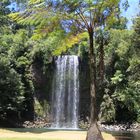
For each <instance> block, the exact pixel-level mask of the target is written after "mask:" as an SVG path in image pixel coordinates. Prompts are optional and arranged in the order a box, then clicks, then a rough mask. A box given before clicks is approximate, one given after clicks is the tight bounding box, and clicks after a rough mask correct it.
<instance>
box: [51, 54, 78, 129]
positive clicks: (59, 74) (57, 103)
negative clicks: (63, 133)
mask: <svg viewBox="0 0 140 140" xmlns="http://www.w3.org/2000/svg"><path fill="white" fill-rule="evenodd" d="M55 65H56V69H55V74H54V77H53V85H52V127H53V128H78V104H79V68H78V67H79V61H78V56H75V55H64V56H58V58H57V59H56V60H55Z"/></svg>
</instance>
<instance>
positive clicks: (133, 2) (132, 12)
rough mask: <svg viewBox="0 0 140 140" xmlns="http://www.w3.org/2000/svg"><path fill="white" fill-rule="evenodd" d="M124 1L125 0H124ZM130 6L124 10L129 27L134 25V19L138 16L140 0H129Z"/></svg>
mask: <svg viewBox="0 0 140 140" xmlns="http://www.w3.org/2000/svg"><path fill="white" fill-rule="evenodd" d="M122 1H124V0H122ZM128 1H129V5H130V7H129V8H128V9H127V11H123V12H122V15H123V16H125V17H126V18H127V19H128V24H127V26H128V28H131V26H132V20H133V18H135V17H136V16H137V14H138V13H139V12H140V5H139V4H140V0H128Z"/></svg>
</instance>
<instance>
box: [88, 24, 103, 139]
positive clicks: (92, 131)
mask: <svg viewBox="0 0 140 140" xmlns="http://www.w3.org/2000/svg"><path fill="white" fill-rule="evenodd" d="M88 33H89V41H90V47H89V64H90V96H91V112H90V113H91V115H90V127H89V130H88V132H87V138H86V140H103V137H102V134H101V132H100V130H99V128H98V125H97V107H96V57H95V52H94V40H93V35H94V31H93V28H92V26H90V28H89V30H88Z"/></svg>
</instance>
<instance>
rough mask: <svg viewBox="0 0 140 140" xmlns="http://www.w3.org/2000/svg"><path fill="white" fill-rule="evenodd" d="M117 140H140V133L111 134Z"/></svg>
mask: <svg viewBox="0 0 140 140" xmlns="http://www.w3.org/2000/svg"><path fill="white" fill-rule="evenodd" d="M109 133H111V134H112V135H113V136H115V138H116V140H140V132H109Z"/></svg>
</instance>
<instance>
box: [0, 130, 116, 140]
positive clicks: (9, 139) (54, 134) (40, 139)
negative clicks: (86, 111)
mask: <svg viewBox="0 0 140 140" xmlns="http://www.w3.org/2000/svg"><path fill="white" fill-rule="evenodd" d="M103 137H104V139H105V140H115V138H114V137H112V136H111V135H110V134H106V133H103ZM85 139H86V131H57V130H47V129H0V140H85Z"/></svg>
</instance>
